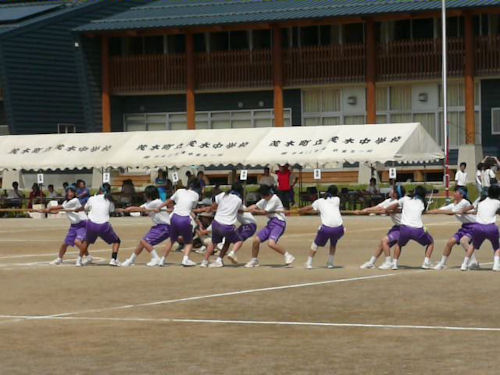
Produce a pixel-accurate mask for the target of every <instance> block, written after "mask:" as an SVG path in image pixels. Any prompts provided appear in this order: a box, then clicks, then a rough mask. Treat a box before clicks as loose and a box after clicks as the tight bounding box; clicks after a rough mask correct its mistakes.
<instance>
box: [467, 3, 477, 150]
mask: <svg viewBox="0 0 500 375" xmlns="http://www.w3.org/2000/svg"><path fill="white" fill-rule="evenodd" d="M474 69H475V68H474V21H473V17H472V14H471V13H465V143H467V144H475V142H476V124H475V122H476V119H475V111H474V92H475V87H474Z"/></svg>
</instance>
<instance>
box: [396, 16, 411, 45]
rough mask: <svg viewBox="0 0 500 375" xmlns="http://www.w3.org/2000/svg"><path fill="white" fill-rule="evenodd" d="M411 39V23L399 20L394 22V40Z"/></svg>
mask: <svg viewBox="0 0 500 375" xmlns="http://www.w3.org/2000/svg"><path fill="white" fill-rule="evenodd" d="M409 39H411V21H410V20H399V21H395V22H394V40H396V41H398V40H409Z"/></svg>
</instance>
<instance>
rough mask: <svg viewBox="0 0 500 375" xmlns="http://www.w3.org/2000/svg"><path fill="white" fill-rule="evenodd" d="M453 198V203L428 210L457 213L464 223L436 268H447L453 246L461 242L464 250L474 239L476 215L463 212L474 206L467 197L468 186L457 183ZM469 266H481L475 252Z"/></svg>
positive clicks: (446, 246)
mask: <svg viewBox="0 0 500 375" xmlns="http://www.w3.org/2000/svg"><path fill="white" fill-rule="evenodd" d="M453 198H454V201H453V203H450V204H448V205H446V206H443V207H441V208H439V209H437V210H431V211H428V212H427V213H428V214H445V215H455V218H456V219H457V220H458V221H459V222H461V223H462V225H461V227H460V229H459V230H458V231H457V233H455V234H454V235H453V236H452V237H451V238H450V239H449V240H448V242H447V243H446V245H445V247H444V250H443V255H442V257H441V261H440V262H439V263H438V264H437V265H436V266H435V267H434V269H435V270H442V269H445V268H446V262H447V261H448V257H449V256H450V254H451V250H452V248H453V246H455V245H459V244H460V245H461V246H462V247H463V248H464V250H465V251H467V249H468V248H469V244H470V242H471V241H472V228H473V226H474V223H475V222H476V217H475V216H474V215H470V214H462V212H463V211H464V210H465V209H469V208H470V207H471V206H472V203H471V202H469V200H468V199H467V190H466V188H462V187H459V186H458V185H457V186H456V188H455V194H454V196H453ZM469 268H470V269H477V268H479V263H478V261H477V259H476V257H475V255H474V254H472V257H471V261H470V263H469Z"/></svg>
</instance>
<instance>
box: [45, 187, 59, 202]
mask: <svg viewBox="0 0 500 375" xmlns="http://www.w3.org/2000/svg"><path fill="white" fill-rule="evenodd" d="M47 189H48V190H49V193H48V194H47V198H49V199H57V198H58V197H59V194H57V192H56V191H55V190H54V185H49V186H48V187H47Z"/></svg>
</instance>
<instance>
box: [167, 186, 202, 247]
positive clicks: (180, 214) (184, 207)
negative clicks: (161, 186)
mask: <svg viewBox="0 0 500 375" xmlns="http://www.w3.org/2000/svg"><path fill="white" fill-rule="evenodd" d="M170 199H171V200H173V201H174V202H175V207H174V212H173V213H172V216H171V217H170V240H171V241H172V242H177V239H178V238H179V236H182V239H183V241H184V243H185V244H191V243H192V242H193V225H192V218H191V210H192V209H193V208H195V207H196V205H197V204H198V200H199V199H200V196H199V195H198V193H197V192H195V191H193V190H186V189H179V190H177V191H176V192H175V194H174V195H172V197H171V198H170Z"/></svg>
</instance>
